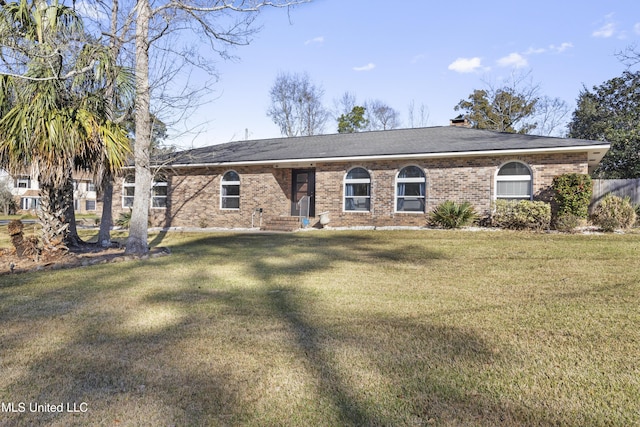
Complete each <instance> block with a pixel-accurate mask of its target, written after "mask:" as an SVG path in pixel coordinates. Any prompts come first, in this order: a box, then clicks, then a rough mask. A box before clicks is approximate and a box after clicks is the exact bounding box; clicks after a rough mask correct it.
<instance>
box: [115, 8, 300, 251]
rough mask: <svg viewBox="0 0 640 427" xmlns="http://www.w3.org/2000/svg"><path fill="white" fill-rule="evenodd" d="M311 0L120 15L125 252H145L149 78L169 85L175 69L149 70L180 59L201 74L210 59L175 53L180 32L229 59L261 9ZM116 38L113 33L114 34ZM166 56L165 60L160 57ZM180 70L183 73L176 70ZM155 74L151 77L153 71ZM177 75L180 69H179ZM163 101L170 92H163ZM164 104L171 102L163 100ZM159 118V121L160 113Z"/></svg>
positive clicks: (130, 10) (149, 177)
mask: <svg viewBox="0 0 640 427" xmlns="http://www.w3.org/2000/svg"><path fill="white" fill-rule="evenodd" d="M310 1H311V0H274V1H260V0H245V1H242V2H235V1H228V0H221V1H216V2H203V1H199V0H186V1H175V0H169V1H155V2H153V4H152V3H151V1H150V0H137V1H136V2H135V4H132V5H130V6H129V8H128V11H127V12H126V13H125V16H127V17H128V18H126V19H129V20H131V22H133V26H134V28H135V33H134V40H135V76H136V98H135V144H134V154H133V157H134V163H135V177H136V178H135V189H134V191H135V196H134V202H133V209H132V215H131V225H130V228H129V237H128V239H127V243H126V246H127V248H126V252H127V253H130V254H146V253H148V251H149V248H148V246H147V237H148V229H147V222H148V216H149V205H150V197H151V182H152V177H153V174H152V170H151V162H150V158H149V154H150V148H151V143H152V114H151V100H152V95H153V90H154V87H153V86H152V84H151V83H152V82H153V77H154V76H163V77H165V78H164V79H160V80H156V82H158V81H160V82H164V83H169V82H172V81H173V77H174V76H175V75H176V73H177V72H178V71H176V70H178V69H179V67H178V68H176V67H173V68H171V69H172V70H173V72H169V73H167V72H161V71H160V70H158V68H154V67H155V66H156V65H157V64H165V65H167V64H168V65H171V64H172V62H171V60H169V59H168V58H169V57H171V58H172V59H173V60H176V59H180V60H181V61H182V62H181V63H183V64H187V65H192V66H195V67H196V68H199V69H200V70H205V71H206V70H211V64H212V58H210V57H204V56H202V55H199V54H197V53H198V51H197V50H196V48H193V50H191V51H190V50H189V49H183V50H178V49H177V46H178V45H177V43H176V41H177V40H180V37H181V36H182V35H185V34H190V35H195V36H196V37H195V39H196V40H198V41H200V43H204V44H206V46H207V48H208V50H209V51H213V52H216V53H218V54H220V55H221V56H222V57H223V58H229V57H230V55H229V53H228V50H229V48H230V47H232V46H238V45H246V44H248V43H249V41H250V37H251V36H252V35H253V34H254V33H255V32H256V31H257V27H256V26H255V25H254V21H255V19H256V17H257V14H258V13H259V12H260V11H261V10H262V9H264V8H266V7H276V8H289V7H291V6H294V5H297V4H302V3H308V2H310ZM113 36H115V35H113ZM163 54H166V55H167V56H162V55H163ZM181 70H182V69H181ZM154 71H155V73H154ZM181 72H182V71H181ZM195 93H196V92H195V91H193V92H190V91H189V90H182V91H180V93H179V94H180V95H181V99H182V100H185V99H186V100H187V101H189V102H191V101H192V100H189V99H188V98H189V96H190V95H193V94H195ZM164 95H166V96H167V97H168V96H171V95H169V94H164ZM165 100H166V101H167V102H166V104H167V105H168V104H171V102H170V101H171V100H170V99H167V98H165ZM159 117H162V116H161V115H159Z"/></svg>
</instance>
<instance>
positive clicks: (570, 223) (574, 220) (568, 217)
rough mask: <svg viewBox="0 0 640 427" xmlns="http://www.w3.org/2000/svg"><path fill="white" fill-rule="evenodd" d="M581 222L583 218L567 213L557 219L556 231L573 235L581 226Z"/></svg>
mask: <svg viewBox="0 0 640 427" xmlns="http://www.w3.org/2000/svg"><path fill="white" fill-rule="evenodd" d="M580 222H581V218H579V217H578V216H576V215H574V214H571V213H565V214H562V215H559V216H558V217H557V218H556V220H555V224H554V225H555V229H556V230H558V231H564V232H568V233H571V232H573V231H574V230H575V229H576V228H577V227H578V226H579V225H580Z"/></svg>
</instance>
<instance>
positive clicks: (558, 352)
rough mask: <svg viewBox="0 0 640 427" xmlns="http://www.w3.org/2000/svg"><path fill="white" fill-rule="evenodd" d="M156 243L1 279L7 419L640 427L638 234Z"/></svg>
mask: <svg viewBox="0 0 640 427" xmlns="http://www.w3.org/2000/svg"><path fill="white" fill-rule="evenodd" d="M151 238H152V239H153V244H154V245H156V244H160V245H162V246H169V247H171V249H172V252H173V254H172V255H171V256H169V257H162V258H155V259H150V260H145V261H140V262H127V263H117V264H106V265H99V266H93V267H85V268H81V269H76V270H60V271H53V272H41V273H30V274H23V275H14V276H0V368H1V370H0V372H2V375H1V376H0V402H2V403H3V404H6V403H7V402H14V403H15V405H16V408H17V407H18V403H20V402H24V403H25V404H26V410H25V412H24V413H9V412H7V411H6V409H7V407H6V405H5V411H4V412H0V425H5V424H7V425H38V424H39V423H42V424H46V425H59V426H67V425H73V424H77V425H86V424H88V423H91V424H95V425H107V426H112V425H121V426H130V425H132V426H133V425H154V426H155V425H165V426H166V425H207V426H216V425H255V426H258V425H260V426H262V425H268V426H278V425H282V426H290V425H293V426H343V425H388V426H419V425H470V426H476V425H487V426H493V425H518V426H520V425H572V426H573V425H575V426H587V425H589V426H593V425H603V426H605V425H608V426H613V425H615V426H618V425H619V426H632V425H640V236H638V235H614V234H609V235H557V234H556V235H553V234H529V233H514V232H490V231H481V232H469V231H437V230H425V231H375V232H374V231H371V232H365V231H358V232H346V231H343V232H330V231H317V232H309V233H294V234H231V233H219V234H186V233H184V234H183V233H177V232H176V233H169V234H167V235H157V236H155V235H154V236H151ZM32 402H34V403H39V404H46V403H49V404H56V405H57V404H60V403H65V404H66V403H67V402H69V403H71V405H73V404H74V403H75V404H77V405H80V404H81V403H82V402H85V403H86V406H83V408H84V409H86V410H87V412H85V413H67V412H65V413H61V414H60V413H31V412H30V411H29V404H30V403H32Z"/></svg>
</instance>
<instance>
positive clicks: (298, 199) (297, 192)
mask: <svg viewBox="0 0 640 427" xmlns="http://www.w3.org/2000/svg"><path fill="white" fill-rule="evenodd" d="M291 174H292V180H291V184H292V185H291V216H309V217H313V216H315V215H316V207H315V204H316V199H315V193H316V171H315V169H293V170H292V171H291Z"/></svg>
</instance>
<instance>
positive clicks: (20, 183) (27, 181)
mask: <svg viewBox="0 0 640 427" xmlns="http://www.w3.org/2000/svg"><path fill="white" fill-rule="evenodd" d="M15 187H16V188H31V177H30V176H27V175H23V176H19V177H17V178H16V182H15Z"/></svg>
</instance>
